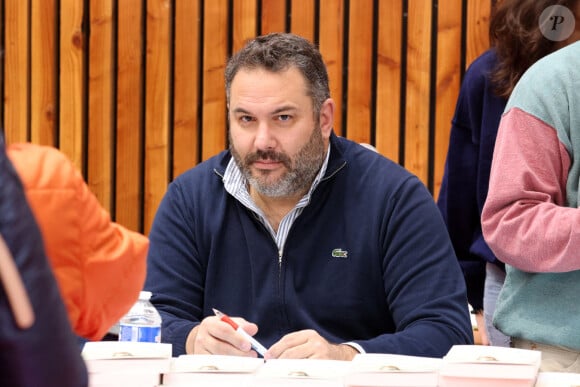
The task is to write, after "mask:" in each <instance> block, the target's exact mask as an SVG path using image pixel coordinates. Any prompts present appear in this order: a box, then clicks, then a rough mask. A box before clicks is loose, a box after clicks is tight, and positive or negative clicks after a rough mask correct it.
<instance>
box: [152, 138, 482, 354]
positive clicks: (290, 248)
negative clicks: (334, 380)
mask: <svg viewBox="0 0 580 387" xmlns="http://www.w3.org/2000/svg"><path fill="white" fill-rule="evenodd" d="M230 158H231V155H230V153H229V151H224V152H222V153H220V154H219V155H217V156H215V157H213V158H211V159H209V160H207V161H206V162H203V163H201V164H199V165H198V166H196V167H195V168H193V169H191V170H189V171H188V172H186V173H184V174H183V175H181V176H179V177H178V178H177V179H175V181H174V182H172V183H171V184H170V186H169V188H168V191H167V193H166V195H165V197H164V198H163V200H162V202H161V204H160V206H159V209H158V212H157V214H156V217H155V220H154V223H153V226H152V229H151V232H150V235H149V236H150V249H149V257H148V275H147V280H146V285H145V288H146V289H147V290H150V291H152V292H153V298H152V302H153V303H154V304H155V306H156V307H157V308H158V310H159V311H160V312H161V316H162V318H163V327H162V341H164V342H170V343H172V344H173V347H174V355H179V354H181V353H184V352H185V348H184V345H185V340H186V338H187V335H188V333H189V332H190V330H191V329H192V328H193V327H194V326H195V325H196V324H198V323H199V321H201V320H202V319H203V318H204V317H206V316H209V315H212V314H213V313H212V308H217V309H219V310H221V311H223V312H225V313H228V314H229V315H231V316H241V317H244V318H246V319H247V320H249V321H251V322H255V323H256V324H257V325H258V327H259V331H258V333H257V335H256V338H257V339H258V340H259V341H260V342H261V343H262V344H264V345H265V346H266V347H269V346H270V345H272V344H274V343H275V342H276V341H278V340H279V339H280V338H281V337H282V336H283V335H285V334H287V333H290V332H293V331H298V330H302V329H314V330H316V331H318V332H319V333H320V334H321V335H322V336H323V337H325V338H326V339H327V340H329V341H330V342H334V343H341V342H348V341H355V342H357V343H358V344H360V345H361V346H362V347H363V348H364V349H365V350H366V351H367V352H385V353H395V354H408V355H419V356H420V355H422V356H437V357H440V356H443V355H445V353H447V351H448V350H449V348H450V347H451V346H452V345H454V344H469V343H472V340H473V336H472V329H471V322H470V318H469V313H468V309H467V298H466V293H465V284H464V281H463V278H462V276H461V271H460V268H459V265H458V263H457V259H456V257H455V255H454V253H453V248H452V246H451V243H450V241H449V237H448V235H447V231H446V229H445V224H444V223H443V220H442V218H441V214H440V213H439V211H438V210H437V207H436V205H435V203H434V201H433V197H432V196H431V195H430V194H429V192H428V191H427V190H426V188H425V186H424V185H423V184H422V183H421V182H420V180H418V179H417V178H416V177H415V176H413V175H411V174H410V173H409V172H407V171H406V170H404V169H403V168H402V167H400V166H399V165H397V164H395V163H393V162H391V161H389V160H387V159H386V158H384V157H383V156H381V155H379V154H377V153H375V152H372V151H370V150H368V149H365V148H363V147H362V146H360V145H358V144H356V143H354V142H351V141H349V140H346V139H344V138H340V137H336V136H334V135H333V136H332V137H331V152H330V159H329V165H328V168H327V171H326V174H325V176H324V178H323V179H322V181H321V182H320V184H319V185H318V187H317V188H316V189H315V190H314V192H313V194H312V198H311V202H310V204H309V205H307V206H306V207H305V209H304V211H303V212H302V213H301V215H300V216H299V217H298V218H297V219H296V221H295V223H294V224H293V226H292V228H291V230H290V232H289V235H288V239H287V241H286V245H285V247H284V250H283V251H282V252H281V254H279V252H278V249H277V246H276V243H275V241H274V240H273V238H272V236H271V235H270V234H269V233H268V232H267V230H266V229H265V227H264V226H263V225H262V224H261V223H260V222H259V220H258V219H257V218H256V215H255V214H254V213H253V212H252V211H250V210H248V209H247V208H246V207H244V206H243V205H242V204H241V203H239V202H238V201H237V200H236V199H234V198H233V197H232V196H231V195H229V194H228V193H227V192H226V190H225V188H224V184H223V182H222V176H223V175H224V171H225V169H226V166H227V164H228V161H229V160H230Z"/></svg>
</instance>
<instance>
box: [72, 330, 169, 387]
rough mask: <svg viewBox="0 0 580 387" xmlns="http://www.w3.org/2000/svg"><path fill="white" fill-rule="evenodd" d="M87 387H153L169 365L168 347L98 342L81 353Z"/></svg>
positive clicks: (89, 344) (86, 345)
mask: <svg viewBox="0 0 580 387" xmlns="http://www.w3.org/2000/svg"><path fill="white" fill-rule="evenodd" d="M82 356H83V359H84V360H85V364H86V365H87V371H88V373H89V387H101V386H102V387H105V386H106V387H111V386H123V387H154V386H158V385H159V384H160V383H161V375H162V374H163V373H164V372H166V371H168V370H169V367H170V365H171V344H160V343H140V342H120V341H100V342H89V343H86V344H85V345H84V347H83V351H82Z"/></svg>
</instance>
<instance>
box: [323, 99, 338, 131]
mask: <svg viewBox="0 0 580 387" xmlns="http://www.w3.org/2000/svg"><path fill="white" fill-rule="evenodd" d="M335 106H336V105H335V104H334V100H333V99H332V98H328V99H327V100H326V101H324V102H323V103H322V106H321V107H320V130H321V132H322V136H323V137H324V138H329V137H330V133H331V132H332V127H333V125H334V109H335Z"/></svg>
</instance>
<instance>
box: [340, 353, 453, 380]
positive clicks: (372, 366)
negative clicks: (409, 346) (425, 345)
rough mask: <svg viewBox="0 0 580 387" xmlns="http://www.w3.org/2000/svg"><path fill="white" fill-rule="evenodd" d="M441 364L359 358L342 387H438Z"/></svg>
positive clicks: (399, 358)
mask: <svg viewBox="0 0 580 387" xmlns="http://www.w3.org/2000/svg"><path fill="white" fill-rule="evenodd" d="M441 363H442V360H441V359H439V358H431V357H418V356H405V355H390V354H374V353H373V354H359V355H356V356H355V357H354V359H353V360H352V362H351V365H350V369H349V371H348V373H347V374H346V375H345V377H344V385H345V387H392V386H396V387H437V383H438V377H439V368H440V367H441Z"/></svg>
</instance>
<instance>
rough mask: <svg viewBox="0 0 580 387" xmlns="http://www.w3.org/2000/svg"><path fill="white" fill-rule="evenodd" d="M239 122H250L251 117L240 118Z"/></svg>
mask: <svg viewBox="0 0 580 387" xmlns="http://www.w3.org/2000/svg"><path fill="white" fill-rule="evenodd" d="M239 120H240V121H241V122H252V117H251V116H240V118H239Z"/></svg>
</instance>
